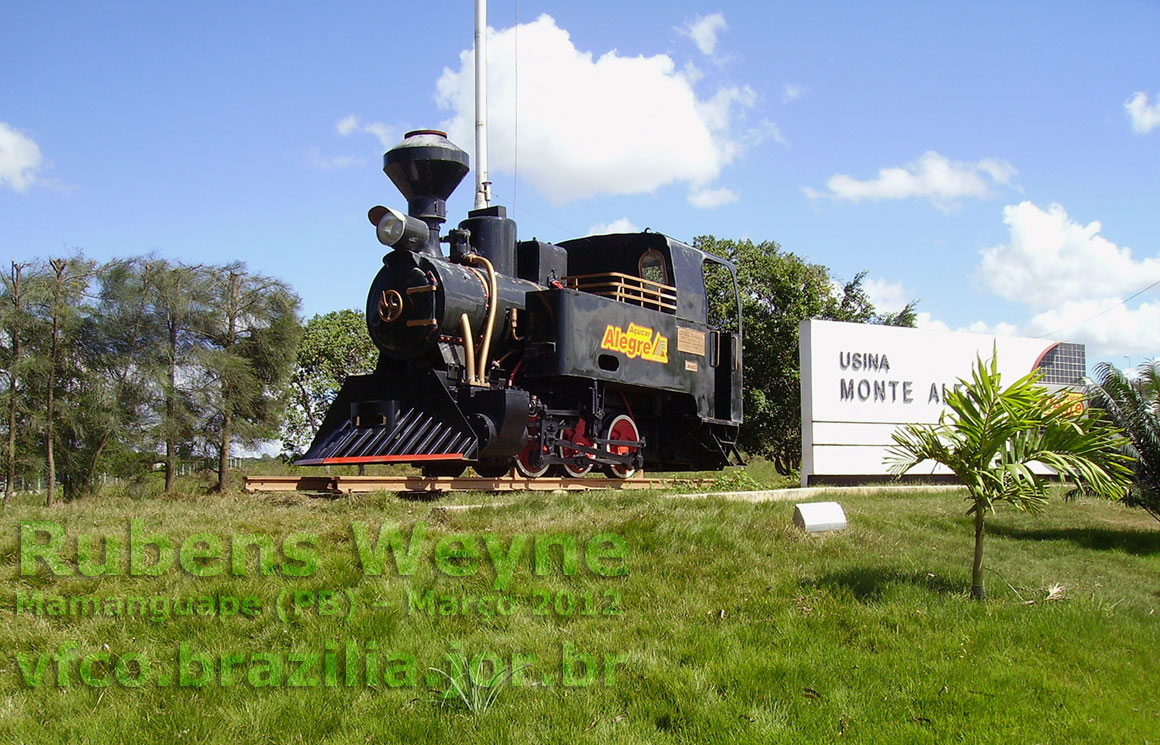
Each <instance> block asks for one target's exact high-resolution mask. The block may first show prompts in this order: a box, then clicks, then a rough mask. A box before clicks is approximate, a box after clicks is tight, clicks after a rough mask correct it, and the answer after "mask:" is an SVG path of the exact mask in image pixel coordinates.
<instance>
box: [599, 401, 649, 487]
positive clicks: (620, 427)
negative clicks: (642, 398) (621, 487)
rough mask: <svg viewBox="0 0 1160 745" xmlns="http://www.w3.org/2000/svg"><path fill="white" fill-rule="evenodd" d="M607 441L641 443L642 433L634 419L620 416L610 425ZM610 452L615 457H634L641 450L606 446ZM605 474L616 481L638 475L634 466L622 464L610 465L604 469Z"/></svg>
mask: <svg viewBox="0 0 1160 745" xmlns="http://www.w3.org/2000/svg"><path fill="white" fill-rule="evenodd" d="M604 439H606V440H619V441H621V442H639V441H640V432H639V431H638V430H637V428H636V422H634V421H632V417H630V416H629V415H628V414H620V415H619V416H617V417H616V418H615V419H613V420H612V421H611V422H610V423H609V425H608V431H607V433H606V434H605V435H604ZM605 447H606V448H607V450H608V452H610V453H613V454H614V455H632V454H634V453H636V451H637V450H639V449H640V448H639V447H637V446H635V445H606V446H605ZM604 470H605V473H607V474H608V475H609V476H611V477H612V478H614V479H627V478H631V477H632V476H633V474H635V473H636V469H635V468H633V467H632V466H628V465H622V464H620V463H616V464H609V465H606V466H605V467H604Z"/></svg>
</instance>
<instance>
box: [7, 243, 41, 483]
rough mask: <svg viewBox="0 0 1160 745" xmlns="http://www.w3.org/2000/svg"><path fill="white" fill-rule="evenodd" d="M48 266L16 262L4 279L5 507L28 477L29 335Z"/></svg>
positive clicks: (31, 361)
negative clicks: (24, 443) (24, 448)
mask: <svg viewBox="0 0 1160 745" xmlns="http://www.w3.org/2000/svg"><path fill="white" fill-rule="evenodd" d="M46 280H47V274H46V273H45V270H44V267H43V266H40V265H36V264H30V263H17V262H16V261H13V262H12V263H11V267H10V268H9V272H8V274H7V275H4V276H0V335H2V336H0V339H2V341H0V372H2V374H3V376H4V377H5V378H6V379H7V380H6V381H5V382H6V386H5V391H4V411H5V414H6V415H7V416H6V423H5V430H6V437H5V448H4V456H5V468H4V504H5V505H7V504H8V500H9V498H10V497H11V496H12V492H13V490H14V489H15V483H16V478H17V476H21V475H24V474H22V473H21V469H20V468H19V465H20V459H19V457H18V456H19V453H20V451H19V450H18V447H17V445H18V441H19V440H20V439H21V438H20V436H19V433H20V432H21V431H23V432H24V434H25V439H27V435H28V434H29V433H30V432H31V430H32V428H31V427H28V426H24V427H21V426H20V424H21V423H25V424H26V423H27V418H28V417H29V414H30V410H31V408H32V407H31V402H30V401H28V399H29V397H30V394H29V390H30V388H31V385H30V377H31V375H32V372H33V367H34V363H33V360H32V356H31V355H30V354H29V348H28V347H29V336H30V334H31V333H32V328H33V326H34V324H35V323H36V317H35V316H34V309H35V307H36V306H37V305H38V304H39V303H40V302H41V300H42V297H43V295H44V292H45V290H46V289H47V282H46Z"/></svg>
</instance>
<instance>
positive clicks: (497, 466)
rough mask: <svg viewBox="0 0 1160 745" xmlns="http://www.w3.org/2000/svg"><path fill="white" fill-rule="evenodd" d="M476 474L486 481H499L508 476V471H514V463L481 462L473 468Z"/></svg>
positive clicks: (505, 461) (508, 461)
mask: <svg viewBox="0 0 1160 745" xmlns="http://www.w3.org/2000/svg"><path fill="white" fill-rule="evenodd" d="M472 468H474V469H475V473H476V474H478V475H479V476H482V477H483V478H485V479H498V478H501V477H503V476H507V475H508V471H510V470H512V462H511V461H510V460H501V461H494V460H492V461H480V462H479V463H476V464H475V465H473V466H472Z"/></svg>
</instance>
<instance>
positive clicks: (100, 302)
mask: <svg viewBox="0 0 1160 745" xmlns="http://www.w3.org/2000/svg"><path fill="white" fill-rule="evenodd" d="M149 275H150V264H149V262H148V261H147V260H144V259H124V260H114V261H110V262H108V263H106V264H104V265H103V266H101V267H99V268H98V269H97V271H96V277H97V278H98V280H99V291H98V292H97V294H96V303H95V305H93V306H92V307H91V308H90V309H89V312H88V313H86V314H85V316H84V317H83V318H82V321H81V324H80V327H79V329H78V331H77V334H76V340H75V344H74V349H73V350H72V353H71V354H70V355H68V356H66V358H65V359H64V360H63V362H64V365H65V366H64V367H62V372H65V373H66V374H67V376H68V377H69V378H70V379H72V380H74V381H76V384H75V385H74V386H72V390H71V392H70V394H69V395H70V400H69V416H67V417H62V419H61V424H60V427H59V434H58V440H59V442H60V443H61V444H62V445H63V446H64V447H63V448H62V450H61V453H60V455H61V461H62V462H61V465H62V466H63V468H62V471H61V482H62V484H63V485H64V488H65V496H66V498H68V499H72V498H74V497H77V496H80V495H83V494H86V493H88V492H90V491H91V490H92V487H93V484H94V482H95V479H96V476H97V473H98V469H101V468H102V461H103V460H104V459H105V457H106V456H107V455H109V454H110V452H112V451H118V456H120V458H119V459H120V460H130V461H131V460H132V456H131V453H134V452H148V451H149V450H151V449H152V444H153V443H152V442H149V441H147V440H146V433H147V430H148V424H149V406H148V405H149V402H150V399H151V396H152V388H153V382H154V379H155V377H156V373H155V368H156V365H157V357H158V355H157V349H158V345H159V343H160V327H159V325H158V324H157V322H156V318H155V316H154V314H153V312H152V304H151V299H150V298H151V292H150V289H151V286H150V276H149Z"/></svg>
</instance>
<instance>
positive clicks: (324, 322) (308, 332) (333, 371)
mask: <svg viewBox="0 0 1160 745" xmlns="http://www.w3.org/2000/svg"><path fill="white" fill-rule="evenodd" d="M377 361H378V350H377V349H376V348H375V345H374V342H372V341H371V339H370V336H369V335H368V334H367V328H366V319H365V318H364V316H363V314H362V313H360V312H358V311H355V310H336V311H332V312H330V313H326V314H324V315H316V316H314V317H313V318H311V319H310V320H309V321H307V323H306V325H305V327H304V328H303V333H302V341H300V342H299V343H298V355H297V359H296V361H295V364H294V374H293V375H292V376H291V378H290V391H291V393H290V405H289V407H288V409H287V411H286V424H285V425H284V426H283V428H282V437H283V442H284V444H283V449H284V450H285V451H286V453H288V454H290V455H292V456H293V455H297V454H299V453H301V452H302V451H303V450H305V449H306V447H307V446H309V444H310V441H311V440H312V439H314V435H315V434H317V433H318V428H319V427H320V426H322V419H323V417H325V416H326V411H327V409H329V408H330V404H331V403H332V402H333V401H334V399H335V397H336V396H337V395H338V391H339V389H340V388H342V383H343V381H344V380H346V378H347V376H350V375H363V374H366V373H370V372H372V371H374V369H375V364H376V362H377Z"/></svg>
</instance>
